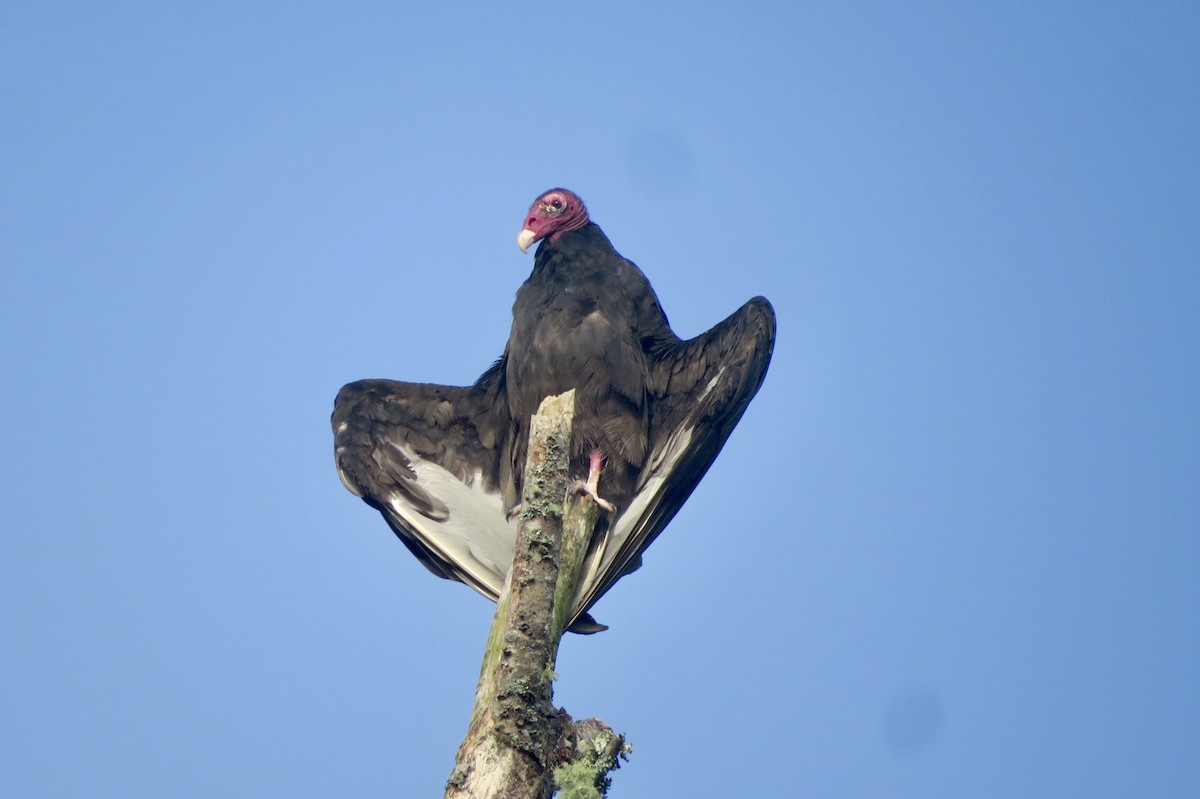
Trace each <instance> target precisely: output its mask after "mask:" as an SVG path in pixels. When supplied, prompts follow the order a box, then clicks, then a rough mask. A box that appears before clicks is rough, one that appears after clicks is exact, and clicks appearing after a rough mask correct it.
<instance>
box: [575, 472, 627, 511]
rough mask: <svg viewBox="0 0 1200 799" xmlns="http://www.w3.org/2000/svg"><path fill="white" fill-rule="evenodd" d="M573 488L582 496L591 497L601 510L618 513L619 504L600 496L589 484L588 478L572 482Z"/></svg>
mask: <svg viewBox="0 0 1200 799" xmlns="http://www.w3.org/2000/svg"><path fill="white" fill-rule="evenodd" d="M571 490H572V491H574V492H575V493H576V494H579V495H580V496H588V497H591V498H592V501H593V502H595V503H596V505H597V506H598V507H599V508H600V510H602V511H605V512H606V513H616V511H617V506H616V505H614V504H612V503H611V502H609V501H608V500H607V499H605V498H604V497H602V496H600V494H599V493H597V492H596V489H595V488H593V487H592V486H590V485H588V483H587V481H586V480H576V481H575V482H573V483H572V484H571Z"/></svg>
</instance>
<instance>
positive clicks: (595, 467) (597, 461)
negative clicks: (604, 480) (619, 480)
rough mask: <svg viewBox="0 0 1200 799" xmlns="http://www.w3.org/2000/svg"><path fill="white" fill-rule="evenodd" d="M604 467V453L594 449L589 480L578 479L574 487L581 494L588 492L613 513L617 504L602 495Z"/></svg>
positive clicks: (590, 460) (589, 461)
mask: <svg viewBox="0 0 1200 799" xmlns="http://www.w3.org/2000/svg"><path fill="white" fill-rule="evenodd" d="M603 468H604V453H603V452H601V451H600V450H599V449H593V450H592V453H591V456H590V457H589V459H588V477H587V481H586V482H585V481H583V480H576V481H575V482H574V483H573V484H572V488H573V489H574V490H575V491H578V492H579V493H580V494H587V495H588V496H589V497H591V498H592V499H593V500H594V501H595V502H596V504H597V505H599V506H600V507H601V508H602V509H604V510H606V511H608V512H609V513H613V512H614V511H616V509H617V508H616V506H615V505H613V504H612V503H611V502H609V501H608V500H607V499H604V498H603V497H602V496H600V472H601V470H603Z"/></svg>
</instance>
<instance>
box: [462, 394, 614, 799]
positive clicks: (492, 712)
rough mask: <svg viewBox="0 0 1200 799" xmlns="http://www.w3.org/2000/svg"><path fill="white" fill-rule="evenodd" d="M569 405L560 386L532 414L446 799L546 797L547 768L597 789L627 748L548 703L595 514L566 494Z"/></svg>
mask: <svg viewBox="0 0 1200 799" xmlns="http://www.w3.org/2000/svg"><path fill="white" fill-rule="evenodd" d="M574 405H575V392H574V391H568V392H567V393H565V394H561V395H559V396H557V397H550V398H548V399H546V400H545V401H544V402H543V403H542V405H541V407H540V408H539V409H538V413H537V415H535V416H534V417H533V421H532V426H531V429H530V435H529V448H528V458H527V461H526V465H525V487H524V493H523V496H522V498H521V502H522V505H521V517H520V518H521V521H520V527H519V530H518V533H517V543H516V551H515V553H514V557H513V564H512V568H511V569H510V570H509V574H508V580H507V581H506V582H505V584H504V589H503V590H502V591H501V593H500V599H499V601H498V602H497V603H496V616H495V618H494V619H493V621H492V628H491V631H490V633H489V634H488V642H487V647H486V649H485V650H484V656H483V666H482V668H481V670H480V675H479V685H478V687H477V689H476V691H475V708H474V710H473V711H472V714H471V723H470V726H469V727H468V729H467V735H466V737H465V738H464V739H463V742H462V746H460V747H459V749H458V756H457V758H456V761H455V766H454V770H453V771H452V772H451V774H450V779H449V780H448V781H447V784H446V799H549V797H550V796H551V795H552V794H553V792H554V790H555V774H556V771H557V774H558V776H559V780H560V782H562V784H563V795H567V794H568V793H570V795H573V796H578V797H588V796H595V797H599V796H602V795H603V791H604V790H605V788H606V787H607V785H608V778H607V774H608V772H609V771H611V770H612V769H614V768H616V767H617V757H618V755H620V754H623V753H624V752H627V751H628V747H627V745H626V744H625V742H624V738H622V737H621V736H619V735H616V734H615V733H613V732H612V730H611V729H609V728H608V727H607V726H606V725H605V724H604V723H603V722H601V721H599V720H598V719H587V720H585V721H582V722H579V723H578V724H576V723H575V722H574V721H572V720H571V717H570V716H568V715H567V714H566V712H565V711H563V710H560V709H558V708H556V707H554V703H553V687H552V684H553V680H554V678H555V674H554V663H555V659H556V657H557V655H558V642H559V639H560V638H561V637H562V635H563V632H565V628H566V626H567V624H569V623H570V613H571V602H572V600H573V598H574V596H575V589H576V586H577V584H578V581H579V577H580V570H581V568H582V565H583V559H584V556H585V555H586V554H587V548H588V542H589V541H590V540H591V536H592V530H593V529H594V527H595V525H596V520H597V513H598V511H597V508H596V505H595V503H593V502H592V501H591V500H590V499H586V498H582V499H581V498H579V497H576V496H575V493H574V492H571V493H570V494H568V493H567V463H568V461H569V458H570V441H571V425H572V420H573V417H574ZM589 791H591V793H589Z"/></svg>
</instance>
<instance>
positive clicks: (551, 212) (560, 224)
mask: <svg viewBox="0 0 1200 799" xmlns="http://www.w3.org/2000/svg"><path fill="white" fill-rule="evenodd" d="M587 223H588V212H587V208H586V207H585V206H584V204H583V200H581V199H579V197H578V196H577V195H576V194H575V193H573V192H570V191H567V190H566V189H551V190H550V191H548V192H546V193H545V194H543V195H542V196H540V197H538V198H537V199H536V200H534V201H533V205H531V206H529V213H527V214H526V215H525V226H524V227H522V228H521V232H520V233H519V234H518V235H517V246H518V247H520V248H521V252H525V251H526V250H528V249H529V246H530V245H531V244H533V243H534V242H535V241H541V240H542V239H550V240H551V241H554V239H555V237H557V236H558V234H559V233H565V232H567V231H568V230H578V229H579V228H581V227H583V226H584V225H586V224H587Z"/></svg>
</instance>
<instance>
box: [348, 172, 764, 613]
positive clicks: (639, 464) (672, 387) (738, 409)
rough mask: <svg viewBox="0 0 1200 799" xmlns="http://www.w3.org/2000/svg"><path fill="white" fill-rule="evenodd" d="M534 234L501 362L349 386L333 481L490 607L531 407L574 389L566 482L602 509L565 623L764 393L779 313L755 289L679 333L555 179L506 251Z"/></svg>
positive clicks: (613, 574)
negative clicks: (448, 379) (451, 381)
mask: <svg viewBox="0 0 1200 799" xmlns="http://www.w3.org/2000/svg"><path fill="white" fill-rule="evenodd" d="M535 242H541V243H540V244H539V245H538V248H537V254H536V256H535V257H534V263H533V273H532V274H531V275H530V276H529V279H528V280H526V281H525V283H524V284H523V285H522V286H521V287H520V289H519V290H518V291H517V296H516V301H515V302H514V303H513V324H512V332H511V333H510V335H509V338H508V345H507V346H506V347H505V348H504V354H503V355H501V356H500V358H499V360H497V361H496V362H495V363H494V364H493V365H492V367H491V368H490V369H488V370H487V371H486V372H484V373H483V375H481V376H480V378H479V379H478V380H477V381H476V382H475V384H474V385H472V386H461V387H460V386H441V385H432V384H428V383H402V382H397V381H392V380H360V381H358V382H355V383H350V384H349V385H347V386H345V387H343V388H342V390H341V392H340V393H339V394H338V396H337V400H336V402H335V404H334V411H333V433H334V447H335V457H336V461H337V468H338V473H339V475H340V476H341V479H342V482H343V483H344V484H345V486H346V487H347V488H348V489H350V491H352V492H353V493H355V494H357V495H358V496H360V497H362V499H363V500H364V501H365V502H366V503H367V504H368V505H370V506H371V507H372V508H375V509H376V510H378V511H379V512H380V513H382V514H383V517H384V519H386V520H387V523H388V524H389V525H390V526H391V528H392V530H393V531H395V533H396V535H397V536H399V538H400V540H401V541H403V542H404V544H405V545H406V546H407V547H408V548H409V550H411V551H412V553H413V554H414V555H416V556H417V558H418V559H419V560H420V561H421V562H422V563H423V564H425V566H426V567H427V568H428V569H429V570H430V571H432V572H433V573H434V574H436V575H438V576H440V577H445V578H448V579H451V580H460V581H462V582H464V583H466V584H467V585H469V586H471V587H472V588H474V589H475V590H477V591H479V592H480V593H481V594H483V595H484V596H486V597H489V598H490V599H492V600H493V601H494V600H495V599H496V598H497V597H498V595H499V593H500V589H501V587H502V586H503V584H504V578H505V576H506V575H507V573H508V569H509V566H510V564H511V563H512V557H513V543H514V541H515V539H516V529H517V521H516V519H515V518H514V514H513V509H514V508H515V507H516V506H517V504H518V503H519V502H520V499H521V487H522V485H521V484H522V473H523V470H524V466H525V451H526V446H527V438H528V435H529V425H530V417H531V416H532V415H533V414H534V413H535V412H536V411H537V409H538V406H539V405H540V403H541V401H542V400H543V399H544V398H546V397H547V396H551V395H555V394H560V393H562V392H564V391H567V390H569V389H572V388H574V389H575V390H576V400H575V403H576V407H575V422H574V431H573V440H572V442H571V466H570V473H571V475H572V476H574V477H577V478H580V482H579V485H580V486H581V487H582V488H581V490H584V491H587V492H588V493H591V494H592V496H594V497H596V499H597V501H598V502H599V503H600V504H601V505H602V507H605V509H606V510H607V511H608V512H607V513H603V514H601V516H602V521H601V523H600V524H599V525H598V528H597V531H596V534H595V536H594V537H593V540H592V543H591V547H590V549H589V553H588V556H587V561H586V563H585V566H584V572H583V575H584V576H583V578H582V579H581V581H580V586H579V589H578V592H577V594H576V597H575V602H574V606H573V623H572V625H571V628H570V629H571V630H572V631H574V632H579V633H591V632H597V631H599V630H603V629H606V628H605V627H604V626H603V625H600V624H597V623H596V622H595V621H594V620H593V619H592V618H591V616H590V615H589V614H588V610H589V609H590V608H591V607H592V605H593V604H595V602H596V601H597V600H598V599H599V598H600V597H601V596H602V595H603V594H604V592H605V591H607V590H608V589H609V588H611V587H612V585H613V583H615V582H616V581H617V580H618V579H620V578H621V577H622V576H624V575H626V574H628V573H629V572H631V571H633V570H634V569H636V568H638V566H640V565H641V556H642V552H644V551H645V549H646V547H648V546H649V545H650V543H651V542H652V541H653V540H654V539H655V537H657V536H658V534H659V533H661V532H662V530H663V528H664V527H666V525H667V523H668V522H670V521H671V519H672V518H673V517H674V516H675V514H676V513H677V512H678V511H679V508H680V507H681V506H682V505H683V503H684V501H685V500H686V499H687V498H688V496H690V495H691V493H692V490H693V489H694V488H695V487H696V484H697V483H698V482H699V481H700V478H701V477H703V476H704V473H705V472H706V471H707V470H708V467H709V466H711V465H712V462H713V460H714V459H715V458H716V456H717V453H718V452H720V450H721V447H722V446H723V445H724V444H725V440H726V439H727V438H728V437H729V434H730V433H731V432H732V431H733V427H734V425H736V424H737V422H738V420H739V419H740V418H741V416H742V413H743V412H744V411H745V410H746V406H747V405H748V404H749V403H750V400H751V398H753V396H754V394H755V393H756V392H757V391H758V388H759V386H760V385H762V381H763V377H764V376H765V375H766V372H767V365H768V364H769V362H770V360H771V350H772V347H773V346H774V341H775V313H774V311H773V310H772V308H771V304H770V303H769V302H767V300H766V299H765V298H763V297H755V298H754V299H752V300H750V301H749V302H747V303H746V304H745V305H743V306H742V307H741V308H739V309H738V310H737V311H736V312H735V313H734V314H733V315H732V316H730V317H729V318H728V319H726V320H725V321H723V322H721V323H719V324H717V325H716V326H715V327H713V328H712V329H711V330H709V331H708V332H707V333H703V334H701V335H699V336H697V337H695V338H693V339H689V340H686V341H685V340H682V339H680V338H679V337H678V336H676V335H675V333H674V332H672V330H671V328H670V325H669V324H668V323H667V317H666V314H665V313H663V310H662V307H661V306H660V304H659V301H658V297H657V296H655V294H654V289H652V288H651V287H650V283H649V281H647V280H646V276H645V275H644V274H642V271H641V270H640V269H638V267H637V266H636V265H635V264H634V263H633V262H632V261H629V260H627V259H625V258H623V257H621V255H620V254H619V253H618V252H617V251H616V250H615V249H613V246H612V244H611V243H609V240H608V237H607V236H605V235H604V232H603V231H602V230H601V229H600V228H599V226H598V225H596V224H595V223H594V222H592V221H591V220H590V219H589V217H588V212H587V209H586V208H585V207H584V204H583V202H582V201H581V200H580V199H579V197H577V196H576V195H575V194H573V193H572V192H570V191H567V190H566V189H552V190H551V191H548V192H546V193H544V194H542V195H541V196H540V197H538V198H537V200H536V201H535V202H534V203H533V205H532V206H531V207H530V209H529V213H528V214H526V216H525V219H524V221H523V225H522V228H521V232H520V234H519V235H518V236H517V244H518V246H519V247H520V248H521V250H522V251H523V252H524V251H525V250H527V249H528V248H529V247H530V246H531V245H532V244H534V243H535Z"/></svg>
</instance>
